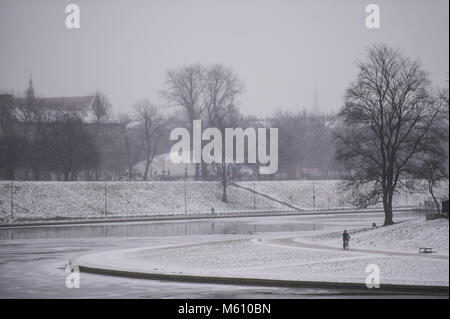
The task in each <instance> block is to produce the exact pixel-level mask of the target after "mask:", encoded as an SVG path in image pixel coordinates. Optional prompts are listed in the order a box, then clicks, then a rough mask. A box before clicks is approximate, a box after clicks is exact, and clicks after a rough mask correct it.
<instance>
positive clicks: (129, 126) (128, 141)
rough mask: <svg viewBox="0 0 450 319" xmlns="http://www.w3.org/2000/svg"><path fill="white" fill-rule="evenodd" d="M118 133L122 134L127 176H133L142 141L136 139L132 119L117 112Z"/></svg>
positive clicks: (130, 177) (131, 178) (131, 177)
mask: <svg viewBox="0 0 450 319" xmlns="http://www.w3.org/2000/svg"><path fill="white" fill-rule="evenodd" d="M119 125H120V133H121V136H122V140H123V144H124V148H125V154H126V159H127V166H128V178H129V180H130V181H131V180H133V178H134V165H135V164H136V163H137V162H138V161H139V159H140V157H141V151H142V146H143V141H142V140H140V139H139V140H138V138H137V134H135V133H136V129H135V128H134V126H133V120H132V119H131V117H129V116H128V115H127V114H119Z"/></svg>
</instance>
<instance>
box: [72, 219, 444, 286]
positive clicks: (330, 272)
mask: <svg viewBox="0 0 450 319" xmlns="http://www.w3.org/2000/svg"><path fill="white" fill-rule="evenodd" d="M359 217H360V218H361V219H362V220H361V221H357V220H356V219H357V216H353V217H352V219H349V218H347V217H344V216H333V217H331V218H318V219H316V220H315V223H316V224H317V225H321V226H322V227H321V228H320V229H318V230H314V231H299V232H273V233H270V234H269V233H265V234H264V233H261V234H256V235H255V234H253V235H248V236H246V235H238V236H235V237H233V236H232V237H230V236H228V237H225V236H223V235H211V236H207V237H202V238H203V239H204V240H206V239H209V242H205V241H202V242H196V241H195V240H194V239H195V237H192V236H187V237H184V238H183V242H184V244H177V245H166V246H165V247H144V248H137V249H132V250H121V251H111V252H105V253H100V254H90V255H85V256H81V257H80V258H79V259H77V262H79V263H80V264H82V265H90V266H93V267H99V268H109V269H121V270H129V271H140V272H149V273H165V274H185V275H197V276H217V277H239V278H263V279H283V280H306V281H311V280H313V281H332V282H354V283H364V282H365V279H366V277H367V275H368V274H367V273H366V267H367V265H369V264H376V265H377V266H378V267H379V268H380V275H381V284H383V283H384V284H386V283H390V284H407V285H438V286H448V285H449V260H448V255H449V254H448V250H449V247H448V239H449V238H448V236H449V235H448V221H447V220H435V221H425V220H424V217H423V216H422V217H420V218H418V217H413V218H409V219H407V216H404V217H403V218H402V220H403V221H402V222H401V223H399V224H396V225H393V226H389V227H380V228H376V229H370V228H368V227H361V224H365V223H366V219H365V217H366V216H365V214H361V215H359ZM311 218H313V217H305V216H296V217H292V216H290V217H280V218H278V222H281V221H282V220H283V221H284V222H286V223H294V222H302V221H303V222H305V221H311V220H310V219H311ZM314 218H315V217H314ZM399 220H400V219H399ZM334 221H340V222H342V223H345V222H348V221H349V223H348V224H349V225H348V226H350V227H349V228H348V229H349V230H350V233H351V236H352V240H351V249H350V250H349V251H344V250H342V249H341V244H342V242H341V240H342V239H341V238H342V237H341V236H342V232H341V231H337V229H339V227H340V226H338V227H337V226H336V225H335V224H334ZM273 222H274V218H273V217H272V218H265V219H264V220H257V221H255V222H254V223H270V224H271V223H273ZM232 238H235V239H232ZM304 243H306V245H305V244H304ZM422 244H426V245H428V246H429V247H432V248H433V249H435V250H437V251H438V254H431V255H422V254H421V255H419V254H418V248H417V247H418V246H420V247H422ZM416 248H417V249H416ZM352 249H355V250H352ZM356 249H358V250H356Z"/></svg>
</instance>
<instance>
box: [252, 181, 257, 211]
mask: <svg viewBox="0 0 450 319" xmlns="http://www.w3.org/2000/svg"><path fill="white" fill-rule="evenodd" d="M253 209H254V210H256V188H255V182H253Z"/></svg>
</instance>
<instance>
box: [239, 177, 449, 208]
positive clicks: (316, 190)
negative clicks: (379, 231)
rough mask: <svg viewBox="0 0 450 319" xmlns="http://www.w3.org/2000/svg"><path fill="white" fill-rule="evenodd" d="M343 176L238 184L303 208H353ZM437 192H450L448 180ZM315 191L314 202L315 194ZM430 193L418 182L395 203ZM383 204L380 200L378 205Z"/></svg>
mask: <svg viewBox="0 0 450 319" xmlns="http://www.w3.org/2000/svg"><path fill="white" fill-rule="evenodd" d="M341 183H342V181H340V180H318V181H297V180H295V181H258V182H256V183H255V184H253V182H239V183H238V184H239V185H242V186H245V187H248V188H251V189H253V186H255V190H256V191H257V192H260V193H263V194H267V195H270V196H272V197H274V198H276V199H278V200H282V201H285V202H287V203H289V204H292V205H295V206H297V207H299V208H303V209H311V208H313V207H315V208H316V209H329V208H338V207H339V208H351V207H352V206H351V205H350V204H348V203H346V202H345V201H344V195H345V194H343V192H342V190H341V189H340V185H341ZM437 194H438V196H448V183H443V184H442V185H441V187H440V188H439V189H438V191H437ZM314 195H315V203H313V196H314ZM429 197H430V195H429V193H428V192H427V191H425V189H424V188H423V187H422V188H420V185H419V184H418V185H417V191H416V192H415V193H412V194H411V193H410V192H409V191H408V192H406V191H405V190H400V191H399V193H398V194H395V196H394V203H393V205H394V206H419V204H420V203H422V204H423V202H424V201H425V200H428V199H429ZM376 206H378V207H381V206H382V205H381V204H378V205H376Z"/></svg>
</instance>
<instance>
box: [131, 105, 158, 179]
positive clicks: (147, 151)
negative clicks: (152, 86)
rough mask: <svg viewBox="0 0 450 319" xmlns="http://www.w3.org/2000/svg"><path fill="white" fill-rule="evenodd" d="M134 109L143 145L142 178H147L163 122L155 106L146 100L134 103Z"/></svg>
mask: <svg viewBox="0 0 450 319" xmlns="http://www.w3.org/2000/svg"><path fill="white" fill-rule="evenodd" d="M134 109H135V112H136V120H137V121H138V123H139V130H140V138H141V139H142V144H143V145H144V159H145V170H144V175H143V176H142V179H143V180H147V179H148V172H149V168H150V165H151V163H152V162H153V159H154V157H155V155H156V151H157V148H158V144H159V141H160V139H161V130H162V126H163V123H164V122H163V119H162V118H161V117H160V116H159V114H158V109H157V107H156V106H154V105H153V104H151V103H150V102H149V101H148V100H143V101H140V102H138V103H136V104H135V105H134Z"/></svg>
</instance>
